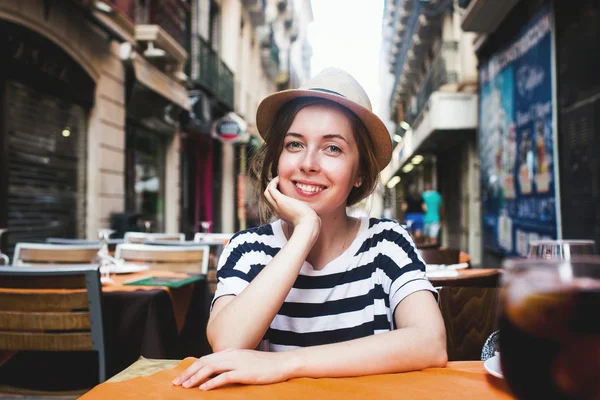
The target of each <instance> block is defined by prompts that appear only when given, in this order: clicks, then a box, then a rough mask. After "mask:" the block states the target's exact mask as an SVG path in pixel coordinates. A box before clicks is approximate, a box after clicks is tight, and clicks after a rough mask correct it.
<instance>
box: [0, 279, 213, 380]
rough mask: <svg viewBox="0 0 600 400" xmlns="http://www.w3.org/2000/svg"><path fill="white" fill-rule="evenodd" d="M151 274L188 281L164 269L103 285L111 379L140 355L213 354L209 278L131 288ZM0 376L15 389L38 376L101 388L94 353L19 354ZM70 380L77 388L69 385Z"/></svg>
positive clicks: (167, 357)
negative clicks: (208, 331)
mask: <svg viewBox="0 0 600 400" xmlns="http://www.w3.org/2000/svg"><path fill="white" fill-rule="evenodd" d="M150 275H152V276H158V277H167V276H183V275H186V276H187V274H181V273H174V272H170V271H159V270H151V271H150V270H149V271H143V272H136V273H132V274H116V275H115V274H113V275H111V278H112V280H113V282H112V283H110V284H103V286H102V292H103V304H102V306H103V310H102V311H103V322H104V332H105V334H104V336H105V337H104V339H105V353H106V361H107V376H112V375H114V374H116V373H118V372H119V371H122V370H123V369H124V368H126V367H127V366H128V365H130V364H132V363H133V362H135V361H136V360H137V359H138V358H139V357H140V356H144V357H148V358H161V359H181V358H184V357H188V356H194V357H201V356H203V355H205V354H208V353H209V352H210V346H209V344H208V341H207V339H206V322H207V320H208V305H209V301H210V299H209V298H208V296H209V293H208V290H207V285H206V279H205V276H202V277H201V279H200V280H197V281H195V282H192V283H190V284H187V285H184V286H182V287H179V288H169V287H164V286H133V285H126V283H127V282H129V281H134V280H139V279H142V278H144V277H148V276H150ZM57 364H61V365H62V366H61V367H60V369H57V368H56V366H57ZM65 369H66V370H67V371H65ZM23 371H27V374H24V373H23ZM54 372H56V373H54ZM0 373H1V374H3V375H5V379H6V382H13V384H14V385H16V386H25V387H26V386H27V385H28V384H30V383H31V379H28V378H27V376H36V385H37V386H38V387H40V388H57V387H69V386H73V387H81V386H88V387H91V386H93V385H94V384H96V383H97V380H96V379H97V361H95V354H94V353H93V352H72V353H71V352H67V353H65V352H60V353H57V352H37V351H36V352H29V351H28V352H19V353H17V354H16V355H14V356H13V357H12V358H10V359H9V360H8V361H6V362H5V363H4V364H3V365H2V366H1V369H0ZM65 376H66V377H68V379H69V380H70V381H73V383H72V384H71V383H69V382H64V378H63V377H65ZM61 380H63V381H62V382H61Z"/></svg>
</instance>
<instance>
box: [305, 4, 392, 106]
mask: <svg viewBox="0 0 600 400" xmlns="http://www.w3.org/2000/svg"><path fill="white" fill-rule="evenodd" d="M383 1H384V0H311V5H312V10H313V16H314V21H313V22H312V23H311V24H310V25H309V27H308V38H309V40H310V43H311V45H312V48H313V57H312V74H313V75H314V74H316V73H318V72H319V71H321V70H322V69H324V68H327V67H338V68H342V69H344V70H346V71H348V72H349V73H350V74H351V75H352V76H354V77H355V78H356V79H357V80H358V82H360V84H361V85H362V86H363V87H364V88H365V90H366V91H367V94H368V95H369V99H371V104H372V105H373V110H378V109H379V107H378V105H379V81H378V79H379V78H378V74H379V72H378V65H379V49H380V44H381V18H382V15H383Z"/></svg>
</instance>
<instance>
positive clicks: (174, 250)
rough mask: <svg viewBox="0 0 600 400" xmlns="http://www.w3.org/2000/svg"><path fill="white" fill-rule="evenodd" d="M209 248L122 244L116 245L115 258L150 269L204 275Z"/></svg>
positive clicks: (204, 246)
mask: <svg viewBox="0 0 600 400" xmlns="http://www.w3.org/2000/svg"><path fill="white" fill-rule="evenodd" d="M209 254H210V252H209V246H207V245H196V246H161V245H153V244H137V243H123V244H119V245H117V248H116V250H115V258H118V259H123V260H125V261H127V262H135V263H143V264H147V265H148V266H149V267H150V269H162V270H169V271H176V272H188V273H193V274H203V275H206V274H207V272H208V258H209Z"/></svg>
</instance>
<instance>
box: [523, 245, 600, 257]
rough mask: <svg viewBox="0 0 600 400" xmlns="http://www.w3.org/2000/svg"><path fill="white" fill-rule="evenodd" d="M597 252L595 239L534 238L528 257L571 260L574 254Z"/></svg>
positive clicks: (584, 254) (581, 254)
mask: <svg viewBox="0 0 600 400" xmlns="http://www.w3.org/2000/svg"><path fill="white" fill-rule="evenodd" d="M594 254H597V253H596V242H594V241H593V240H533V241H531V242H530V243H529V256H528V258H538V259H547V260H554V259H558V260H569V259H570V258H571V257H573V256H588V255H594Z"/></svg>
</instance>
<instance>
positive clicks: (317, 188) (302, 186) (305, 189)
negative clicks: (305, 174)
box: [294, 182, 325, 193]
mask: <svg viewBox="0 0 600 400" xmlns="http://www.w3.org/2000/svg"><path fill="white" fill-rule="evenodd" d="M294 185H296V187H297V188H298V189H300V190H302V191H303V192H306V193H319V192H321V191H323V189H325V186H315V185H306V184H304V183H300V182H294Z"/></svg>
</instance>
